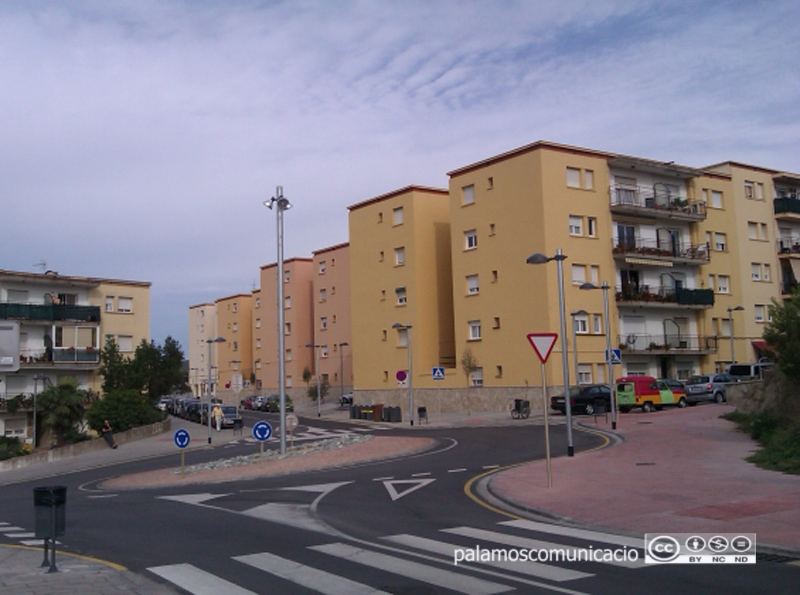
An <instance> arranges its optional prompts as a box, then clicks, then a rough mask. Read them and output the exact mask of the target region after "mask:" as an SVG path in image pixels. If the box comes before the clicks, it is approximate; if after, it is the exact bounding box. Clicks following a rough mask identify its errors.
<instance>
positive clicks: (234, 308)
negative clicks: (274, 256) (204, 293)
mask: <svg viewBox="0 0 800 595" xmlns="http://www.w3.org/2000/svg"><path fill="white" fill-rule="evenodd" d="M215 306H216V312H217V333H218V337H219V338H222V339H224V341H220V342H219V343H217V344H215V347H216V351H217V366H218V371H217V384H218V386H217V390H220V389H225V390H226V391H231V392H233V394H234V396H235V397H238V396H239V395H240V394H241V393H242V391H243V390H244V389H248V388H250V386H251V384H252V383H253V382H254V381H255V377H254V376H253V335H252V332H253V323H252V319H253V316H252V314H253V307H252V306H253V295H252V294H250V293H239V294H236V295H232V296H228V297H224V298H219V299H218V300H216V302H215ZM215 338H216V337H215Z"/></svg>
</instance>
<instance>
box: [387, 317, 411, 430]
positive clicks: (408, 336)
mask: <svg viewBox="0 0 800 595" xmlns="http://www.w3.org/2000/svg"><path fill="white" fill-rule="evenodd" d="M392 328H393V329H397V332H398V333H399V332H400V331H402V330H405V331H406V350H407V351H408V378H407V380H408V417H409V418H410V419H411V425H412V426H413V425H414V382H413V377H414V373H413V370H412V367H411V366H412V365H413V360H412V358H411V325H410V324H400V323H399V322H395V323H394V324H393V325H392Z"/></svg>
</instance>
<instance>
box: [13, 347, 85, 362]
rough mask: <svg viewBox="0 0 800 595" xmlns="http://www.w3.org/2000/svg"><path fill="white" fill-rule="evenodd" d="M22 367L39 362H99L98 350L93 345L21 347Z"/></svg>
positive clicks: (20, 360)
mask: <svg viewBox="0 0 800 595" xmlns="http://www.w3.org/2000/svg"><path fill="white" fill-rule="evenodd" d="M19 363H20V365H21V366H22V367H26V366H27V367H36V366H37V365H40V364H47V365H51V364H75V363H77V364H99V363H100V351H99V350H98V349H95V348H94V347H77V348H75V347H54V348H53V349H52V350H49V349H44V348H41V349H22V350H20V353H19Z"/></svg>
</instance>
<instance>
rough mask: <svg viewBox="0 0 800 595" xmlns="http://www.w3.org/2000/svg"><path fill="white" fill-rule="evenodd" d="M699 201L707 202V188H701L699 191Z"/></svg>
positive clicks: (705, 203)
mask: <svg viewBox="0 0 800 595" xmlns="http://www.w3.org/2000/svg"><path fill="white" fill-rule="evenodd" d="M700 202H702V203H703V204H704V205H707V204H708V189H706V188H703V190H702V191H701V192H700Z"/></svg>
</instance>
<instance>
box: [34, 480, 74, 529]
mask: <svg viewBox="0 0 800 595" xmlns="http://www.w3.org/2000/svg"><path fill="white" fill-rule="evenodd" d="M33 508H34V513H35V520H34V525H35V528H34V530H35V531H36V535H35V537H36V538H37V539H47V538H49V539H55V538H56V537H59V536H60V535H64V528H65V526H66V508H67V488H66V486H48V487H39V488H33ZM54 531H55V534H53V532H54Z"/></svg>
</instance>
